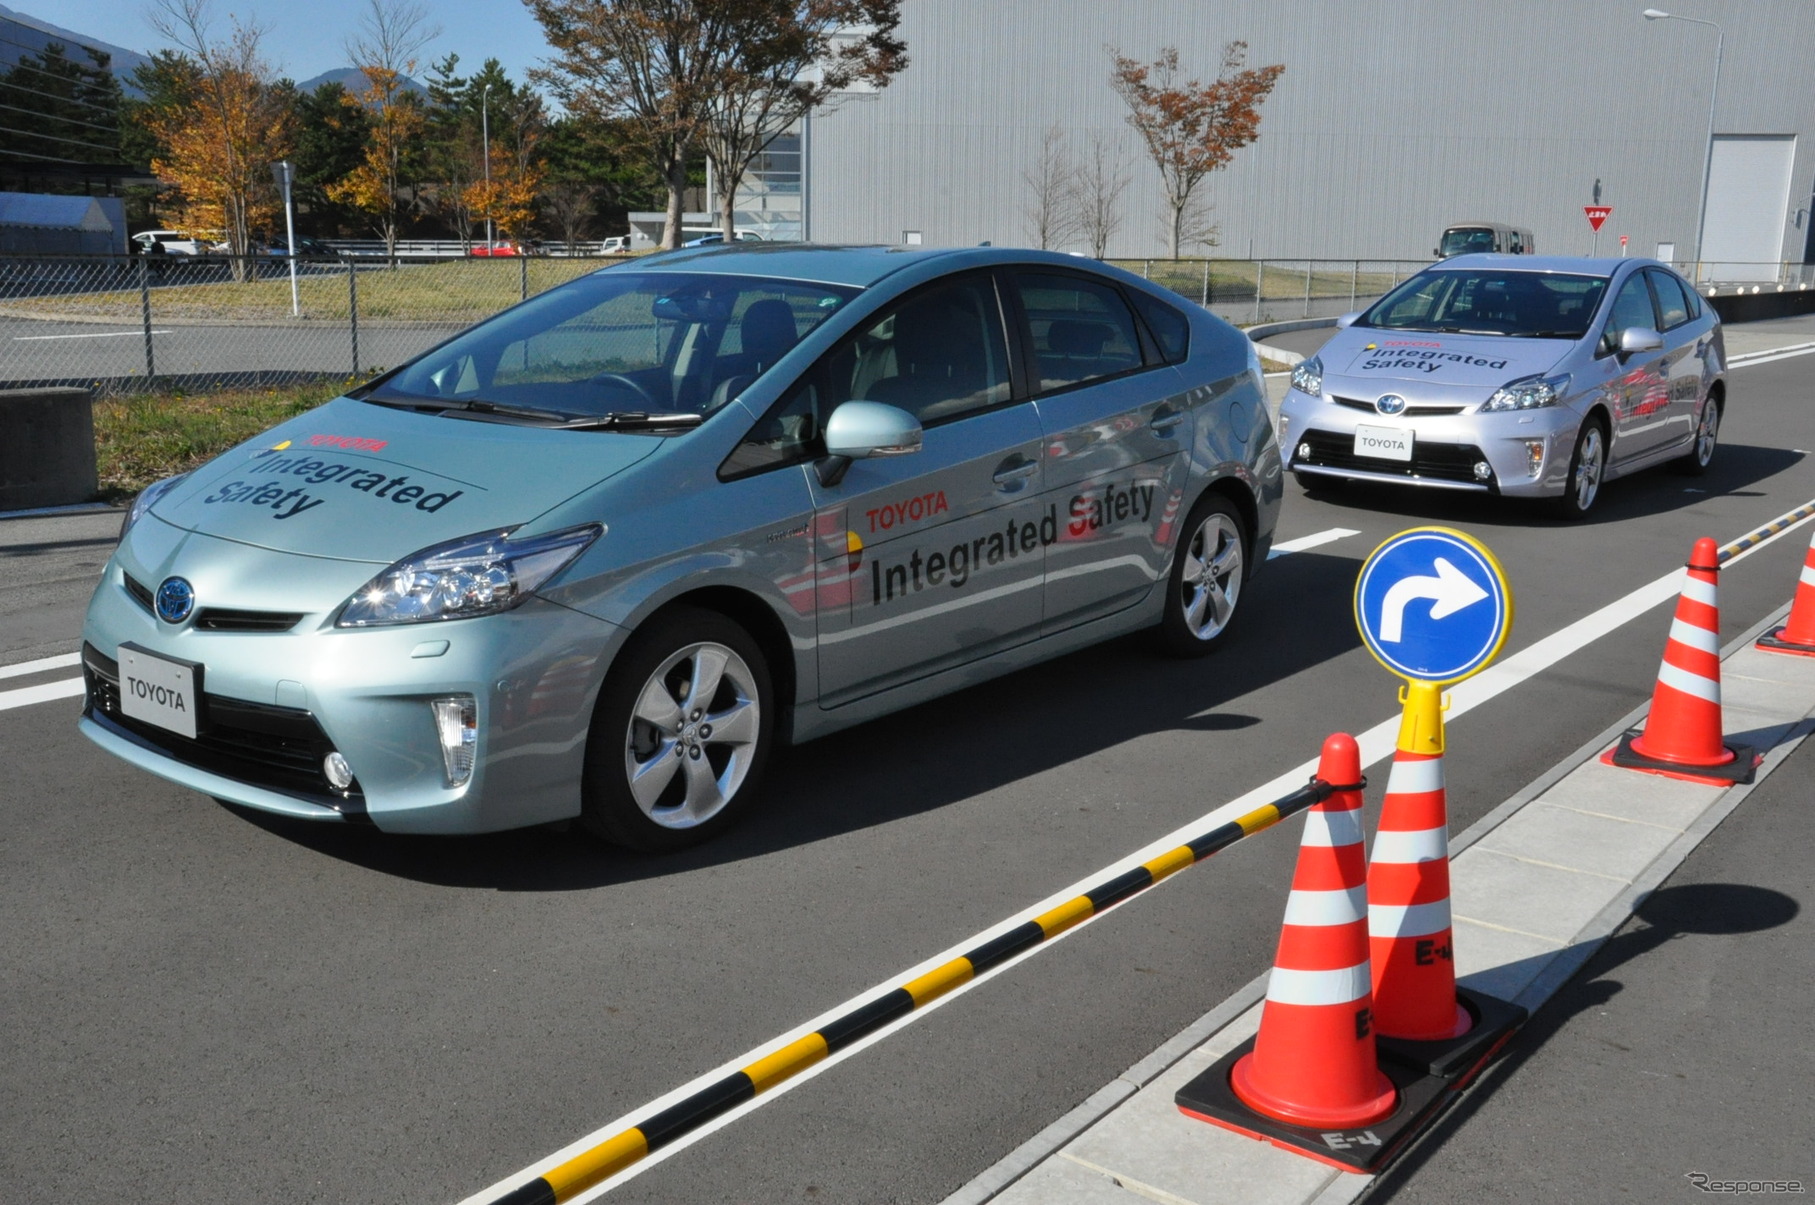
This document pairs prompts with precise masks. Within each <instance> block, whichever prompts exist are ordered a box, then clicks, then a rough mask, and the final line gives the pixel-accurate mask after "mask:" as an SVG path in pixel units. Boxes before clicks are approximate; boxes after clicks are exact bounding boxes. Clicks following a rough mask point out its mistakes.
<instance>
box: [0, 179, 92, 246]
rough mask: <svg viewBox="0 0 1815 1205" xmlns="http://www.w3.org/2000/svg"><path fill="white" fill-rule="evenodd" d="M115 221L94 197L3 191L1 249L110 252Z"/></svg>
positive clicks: (0, 215)
mask: <svg viewBox="0 0 1815 1205" xmlns="http://www.w3.org/2000/svg"><path fill="white" fill-rule="evenodd" d="M114 243H115V237H114V228H113V222H112V221H111V220H109V218H108V216H107V213H106V211H105V210H104V209H103V208H102V206H101V202H100V201H99V200H98V199H96V198H94V197H57V196H46V195H42V194H39V193H27V192H0V252H11V253H14V254H28V255H31V254H36V255H107V254H109V253H110V252H112V251H113V250H114Z"/></svg>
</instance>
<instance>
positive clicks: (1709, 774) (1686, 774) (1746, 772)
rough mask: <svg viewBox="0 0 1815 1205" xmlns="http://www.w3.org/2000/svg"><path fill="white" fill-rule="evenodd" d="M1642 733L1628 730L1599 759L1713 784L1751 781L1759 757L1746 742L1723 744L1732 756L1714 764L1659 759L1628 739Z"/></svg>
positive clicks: (1614, 764) (1633, 738)
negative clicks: (1687, 763)
mask: <svg viewBox="0 0 1815 1205" xmlns="http://www.w3.org/2000/svg"><path fill="white" fill-rule="evenodd" d="M1643 735H1645V732H1644V729H1642V728H1641V729H1634V730H1633V731H1631V732H1628V733H1627V734H1626V735H1625V736H1622V737H1621V738H1620V743H1619V744H1617V745H1615V746H1614V747H1613V748H1612V749H1610V750H1608V751H1607V752H1606V753H1603V754H1602V755H1601V760H1602V761H1604V762H1606V763H1607V764H1608V765H1610V766H1621V767H1623V768H1625V769H1628V770H1644V771H1646V772H1647V773H1651V774H1663V775H1666V776H1668V777H1670V778H1682V779H1686V780H1688V781H1689V782H1705V783H1710V784H1712V785H1714V786H1720V785H1722V784H1724V783H1745V782H1751V781H1752V775H1753V773H1754V772H1755V771H1756V770H1757V769H1758V763H1759V762H1760V761H1761V760H1762V759H1761V758H1760V757H1759V756H1758V750H1756V749H1754V748H1752V746H1750V745H1726V746H1723V747H1724V748H1725V749H1726V750H1727V751H1728V752H1730V753H1732V754H1733V760H1732V761H1730V762H1726V763H1724V764H1722V765H1718V766H1686V765H1684V764H1683V763H1681V762H1673V761H1660V760H1658V759H1657V758H1655V757H1646V756H1645V755H1644V754H1643V753H1640V752H1639V751H1638V750H1636V749H1634V748H1633V747H1632V742H1633V741H1634V740H1636V739H1637V738H1639V737H1641V736H1643Z"/></svg>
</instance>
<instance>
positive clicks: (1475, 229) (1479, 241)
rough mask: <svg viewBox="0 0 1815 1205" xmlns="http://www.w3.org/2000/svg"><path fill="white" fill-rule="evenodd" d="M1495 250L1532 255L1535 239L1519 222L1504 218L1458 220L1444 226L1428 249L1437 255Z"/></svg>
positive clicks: (1507, 253)
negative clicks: (1516, 224)
mask: <svg viewBox="0 0 1815 1205" xmlns="http://www.w3.org/2000/svg"><path fill="white" fill-rule="evenodd" d="M1478 253H1497V254H1500V255H1536V254H1537V253H1538V241H1537V240H1536V239H1535V238H1533V237H1532V234H1531V231H1529V230H1527V229H1526V228H1525V227H1523V226H1508V225H1507V224H1506V223H1504V222H1458V223H1456V224H1455V225H1454V226H1450V227H1448V228H1446V229H1445V230H1444V232H1443V237H1442V238H1440V239H1438V240H1437V246H1436V248H1435V249H1434V250H1433V251H1432V252H1431V254H1432V255H1434V256H1436V257H1437V258H1438V259H1448V258H1450V257H1451V256H1453V255H1473V254H1478Z"/></svg>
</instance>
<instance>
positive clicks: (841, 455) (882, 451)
mask: <svg viewBox="0 0 1815 1205" xmlns="http://www.w3.org/2000/svg"><path fill="white" fill-rule="evenodd" d="M920 443H921V431H920V420H919V419H917V418H915V417H914V416H913V415H911V414H909V413H908V412H907V411H905V410H903V409H901V408H899V407H897V406H887V405H884V404H883V403H881V402H845V403H844V404H843V405H841V406H839V407H838V408H837V409H836V410H834V411H832V417H830V418H828V419H827V420H826V456H825V459H824V460H821V461H820V462H819V484H821V485H823V486H825V487H826V488H827V489H830V488H831V487H833V486H835V485H837V484H838V483H839V482H840V481H842V480H844V475H845V470H846V469H848V468H850V467H851V462H852V461H854V460H868V459H870V458H871V457H874V456H910V455H912V454H913V453H915V452H918V451H919V450H920Z"/></svg>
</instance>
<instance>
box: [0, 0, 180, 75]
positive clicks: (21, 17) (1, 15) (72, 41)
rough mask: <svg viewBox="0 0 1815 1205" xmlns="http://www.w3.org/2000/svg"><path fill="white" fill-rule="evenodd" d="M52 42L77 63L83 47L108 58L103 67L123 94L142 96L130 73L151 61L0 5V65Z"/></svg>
mask: <svg viewBox="0 0 1815 1205" xmlns="http://www.w3.org/2000/svg"><path fill="white" fill-rule="evenodd" d="M52 42H61V43H63V45H64V46H65V47H66V48H67V49H68V51H69V53H70V56H71V57H72V58H74V59H76V60H77V61H78V62H80V61H81V60H82V54H81V52H80V51H79V50H77V49H76V47H78V46H86V47H88V48H90V49H92V50H99V51H101V52H102V53H104V54H106V55H109V56H110V61H109V62H108V64H107V65H108V67H109V68H111V69H112V71H113V73H114V75H116V76H118V77H119V80H120V86H121V87H122V88H124V89H125V90H126V94H127V95H128V96H141V95H143V94H142V93H141V92H140V91H139V90H138V89H137V88H135V87H133V86H132V73H133V72H134V71H136V70H138V68H139V67H140V66H141V65H142V64H145V63H149V62H150V61H151V60H150V59H148V58H146V57H145V56H144V55H142V54H140V53H138V52H137V51H134V50H128V49H126V48H125V47H124V46H115V45H114V44H113V43H112V42H103V41H102V40H101V39H100V38H96V37H91V36H90V35H88V34H85V33H77V32H76V31H75V30H73V29H64V28H63V27H62V26H61V25H52V24H51V23H50V22H49V21H41V20H39V19H38V18H37V17H32V16H27V15H26V14H25V13H22V12H18V11H16V10H14V9H10V8H8V7H6V5H4V4H0V64H4V65H5V66H6V67H9V68H10V67H11V66H12V65H13V64H15V63H17V62H18V61H19V60H20V59H22V58H24V57H25V56H26V55H28V54H38V53H39V52H41V51H42V50H43V49H44V48H45V47H46V46H48V45H50V44H51V43H52Z"/></svg>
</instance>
